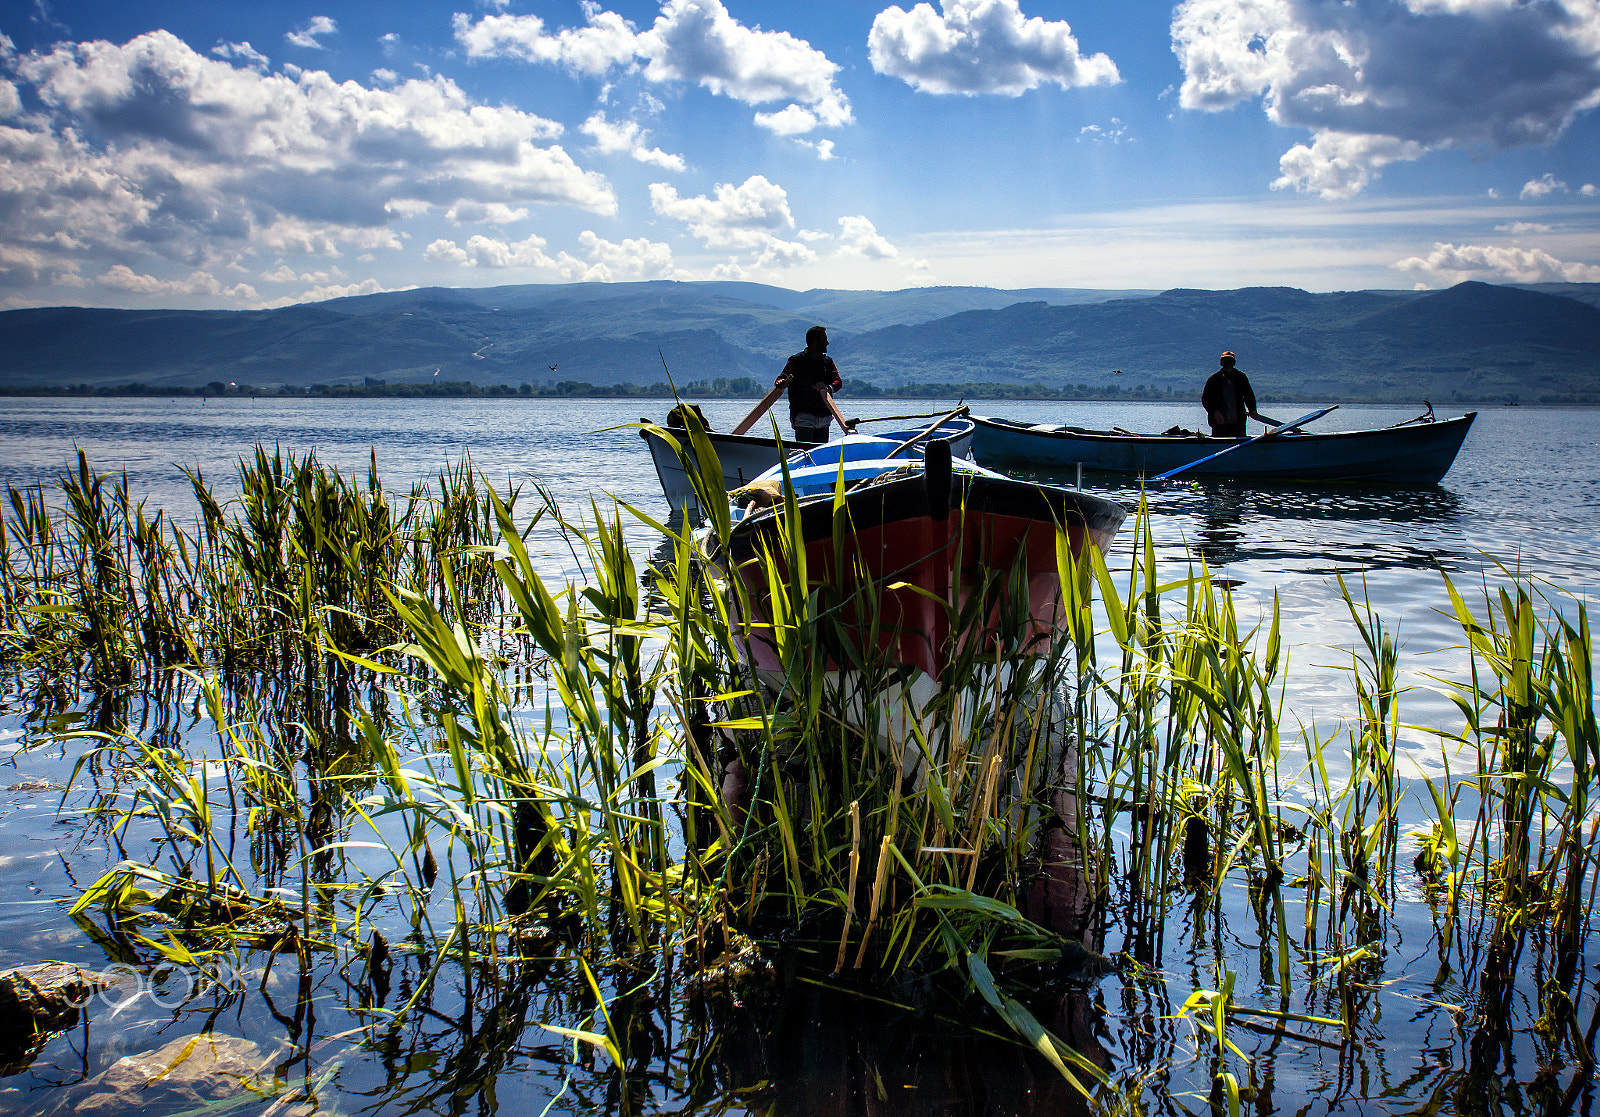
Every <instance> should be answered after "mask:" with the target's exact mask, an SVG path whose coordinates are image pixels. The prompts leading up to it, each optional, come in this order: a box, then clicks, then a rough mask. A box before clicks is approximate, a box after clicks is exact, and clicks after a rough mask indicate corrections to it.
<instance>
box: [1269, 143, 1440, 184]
mask: <svg viewBox="0 0 1600 1117" xmlns="http://www.w3.org/2000/svg"><path fill="white" fill-rule="evenodd" d="M1425 150H1426V148H1425V147H1424V146H1423V145H1422V144H1420V143H1416V142H1414V141H1411V140H1397V139H1395V138H1394V137H1393V136H1368V135H1361V134H1351V133H1349V132H1319V133H1317V136H1316V138H1315V139H1313V140H1312V141H1311V146H1310V147H1307V146H1306V145H1305V144H1295V145H1294V146H1293V147H1291V148H1290V149H1289V150H1288V151H1286V152H1284V153H1283V155H1282V156H1280V157H1279V159H1278V170H1279V171H1281V172H1282V174H1280V175H1279V176H1278V177H1277V178H1275V179H1273V181H1272V188H1273V189H1274V190H1284V189H1288V188H1293V189H1296V190H1307V191H1311V192H1313V193H1316V194H1320V195H1322V196H1323V197H1324V198H1353V197H1355V196H1356V195H1357V194H1359V193H1361V192H1362V191H1363V190H1365V189H1366V188H1367V185H1368V184H1369V183H1370V182H1371V181H1372V179H1373V178H1374V176H1376V174H1377V172H1378V168H1380V167H1382V166H1384V165H1385V164H1388V163H1395V162H1400V161H1403V160H1405V161H1409V160H1415V159H1420V158H1422V155H1423V153H1424V151H1425Z"/></svg>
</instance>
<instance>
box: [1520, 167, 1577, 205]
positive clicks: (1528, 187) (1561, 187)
mask: <svg viewBox="0 0 1600 1117" xmlns="http://www.w3.org/2000/svg"><path fill="white" fill-rule="evenodd" d="M1566 192H1567V184H1566V183H1564V182H1560V181H1558V180H1557V179H1556V176H1555V175H1553V174H1550V173H1549V172H1546V173H1545V174H1544V176H1543V177H1541V178H1534V179H1529V180H1528V181H1527V182H1525V183H1523V184H1522V193H1521V194H1519V195H1518V197H1520V198H1522V199H1523V200H1527V199H1529V198H1545V197H1549V196H1550V195H1551V194H1565V193H1566Z"/></svg>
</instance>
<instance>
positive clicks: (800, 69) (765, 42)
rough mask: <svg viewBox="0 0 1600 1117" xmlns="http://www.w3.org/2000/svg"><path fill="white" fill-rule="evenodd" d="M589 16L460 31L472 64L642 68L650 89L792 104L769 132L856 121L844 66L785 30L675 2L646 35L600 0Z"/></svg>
mask: <svg viewBox="0 0 1600 1117" xmlns="http://www.w3.org/2000/svg"><path fill="white" fill-rule="evenodd" d="M584 16H585V19H586V21H587V23H586V25H585V26H583V27H576V28H570V27H569V28H562V29H561V30H559V31H555V32H551V31H549V30H548V29H547V28H546V25H545V22H544V20H543V19H541V18H540V17H538V16H534V15H520V16H518V15H488V16H484V17H482V18H481V19H479V20H477V21H476V22H474V21H472V20H471V19H470V18H469V17H468V16H467V15H466V14H465V13H457V14H456V16H455V18H454V20H453V24H452V26H453V27H454V29H455V37H456V41H457V42H459V43H460V44H461V45H462V46H463V47H464V48H465V49H466V52H467V56H468V57H469V58H517V59H521V60H523V61H526V62H534V63H542V64H546V65H559V66H564V67H566V68H567V69H569V70H572V71H574V72H576V73H582V74H588V75H592V76H596V77H598V76H602V75H604V74H607V73H609V72H610V71H612V70H614V69H628V68H633V67H639V69H638V73H639V74H640V75H641V76H642V77H643V78H644V79H645V80H646V81H651V82H661V83H668V82H682V83H685V84H689V85H698V86H701V87H702V88H705V89H709V90H710V91H711V92H712V93H714V94H718V95H720V96H724V97H731V98H732V99H734V100H736V101H739V102H741V103H743V104H747V105H765V104H771V103H773V102H780V101H787V102H789V103H790V104H789V107H790V108H794V109H795V110H796V111H795V112H794V113H792V114H789V115H784V114H785V113H787V112H788V109H780V110H778V111H777V112H774V113H760V114H757V117H756V122H757V123H758V124H760V125H761V126H762V127H771V126H772V125H771V122H774V121H780V122H781V126H782V127H788V128H794V127H798V126H799V125H800V124H801V123H803V122H805V123H807V124H808V126H807V129H806V130H810V129H814V128H819V127H825V128H838V127H842V126H844V125H846V124H849V123H851V121H852V120H853V119H854V116H853V115H852V113H851V109H850V102H849V100H848V99H847V98H846V97H845V95H844V93H843V92H842V91H840V89H839V88H838V87H837V86H836V85H835V84H834V75H835V74H836V73H837V72H838V70H839V66H838V65H837V64H836V63H834V62H831V61H829V59H828V56H827V55H825V54H823V53H822V52H821V51H819V50H817V49H815V48H814V47H812V46H811V44H810V43H808V42H806V41H805V40H803V39H797V38H795V37H794V36H793V35H790V34H789V33H788V32H786V31H763V30H760V29H759V28H750V27H746V26H745V25H744V24H742V23H740V22H739V21H738V20H736V19H734V18H733V16H732V15H730V14H729V13H728V9H727V8H726V7H725V6H724V5H723V3H722V0H667V2H666V3H664V4H663V5H662V6H661V14H660V15H659V16H657V17H656V20H655V23H654V24H652V25H651V26H650V28H649V29H648V30H644V31H640V30H638V29H637V28H636V27H635V25H634V24H633V23H632V22H630V21H629V20H626V19H624V18H623V17H622V16H620V15H618V14H617V13H615V12H611V11H606V10H604V9H603V8H601V7H600V5H599V4H598V3H595V2H594V0H586V2H585V4H584ZM641 63H642V66H641ZM807 114H809V115H807Z"/></svg>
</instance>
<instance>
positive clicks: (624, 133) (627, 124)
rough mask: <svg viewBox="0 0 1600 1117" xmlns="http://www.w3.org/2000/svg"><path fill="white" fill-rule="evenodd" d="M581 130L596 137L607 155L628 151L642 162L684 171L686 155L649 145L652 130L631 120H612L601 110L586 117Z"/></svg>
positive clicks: (595, 142)
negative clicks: (671, 152) (675, 153)
mask: <svg viewBox="0 0 1600 1117" xmlns="http://www.w3.org/2000/svg"><path fill="white" fill-rule="evenodd" d="M579 131H581V132H583V133H584V135H586V136H590V137H593V139H594V146H595V150H596V151H598V152H600V153H601V154H603V155H614V154H617V153H618V152H623V153H626V154H627V155H629V156H631V157H632V158H634V159H636V160H638V161H639V162H641V163H646V164H649V165H651V166H655V167H660V168H661V169H662V170H667V171H682V170H683V169H684V161H683V156H681V155H670V154H668V153H667V152H665V151H662V150H661V149H660V148H659V147H646V146H645V144H646V141H647V140H648V139H649V138H650V133H649V132H647V131H646V130H645V129H643V128H641V127H640V126H639V125H638V124H636V123H635V122H634V121H631V120H619V121H610V120H607V119H606V114H605V113H603V112H597V113H595V114H594V115H593V116H591V117H589V119H588V120H585V121H584V122H583V123H582V124H581V125H580V126H579Z"/></svg>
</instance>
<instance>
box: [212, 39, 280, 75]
mask: <svg viewBox="0 0 1600 1117" xmlns="http://www.w3.org/2000/svg"><path fill="white" fill-rule="evenodd" d="M211 53H212V54H214V55H216V56H217V57H218V58H236V59H238V60H239V61H240V62H243V63H244V64H245V65H246V66H248V67H250V68H251V69H252V70H258V71H262V72H265V71H266V68H267V65H268V63H269V62H270V61H271V59H269V58H268V57H267V56H266V55H264V54H262V53H261V52H260V51H259V50H257V49H256V48H255V47H253V46H251V45H250V44H249V43H248V42H242V43H224V42H219V43H218V44H217V45H216V46H214V47H212V48H211Z"/></svg>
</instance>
